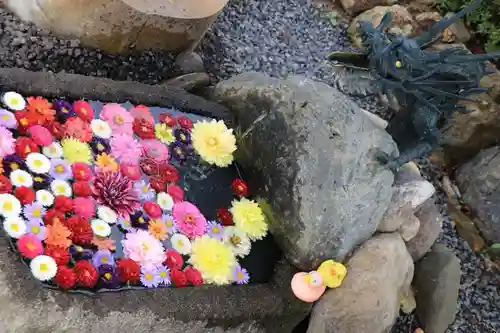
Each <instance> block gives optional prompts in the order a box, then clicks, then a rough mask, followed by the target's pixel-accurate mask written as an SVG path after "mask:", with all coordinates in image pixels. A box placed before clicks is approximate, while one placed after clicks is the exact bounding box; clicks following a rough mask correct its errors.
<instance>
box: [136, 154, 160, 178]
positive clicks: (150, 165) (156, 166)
mask: <svg viewBox="0 0 500 333" xmlns="http://www.w3.org/2000/svg"><path fill="white" fill-rule="evenodd" d="M139 166H140V167H141V170H142V172H144V173H145V174H146V175H148V176H157V175H159V174H160V163H158V162H157V161H156V160H154V159H152V158H150V157H144V158H142V159H141V161H140V162H139Z"/></svg>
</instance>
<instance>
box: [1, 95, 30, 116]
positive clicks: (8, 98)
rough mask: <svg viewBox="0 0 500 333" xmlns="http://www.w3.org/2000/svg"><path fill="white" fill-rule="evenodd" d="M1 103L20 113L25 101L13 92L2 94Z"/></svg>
mask: <svg viewBox="0 0 500 333" xmlns="http://www.w3.org/2000/svg"><path fill="white" fill-rule="evenodd" d="M2 102H3V104H5V106H7V107H8V108H9V109H11V110H14V111H21V110H24V108H25V107H26V100H25V99H24V97H23V96H21V95H20V94H18V93H16V92H13V91H9V92H6V93H5V94H3V96H2Z"/></svg>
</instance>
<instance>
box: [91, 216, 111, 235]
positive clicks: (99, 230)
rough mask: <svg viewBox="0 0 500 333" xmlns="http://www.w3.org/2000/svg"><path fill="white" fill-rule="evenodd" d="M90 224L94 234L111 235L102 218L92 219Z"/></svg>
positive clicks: (107, 225) (109, 228)
mask: <svg viewBox="0 0 500 333" xmlns="http://www.w3.org/2000/svg"><path fill="white" fill-rule="evenodd" d="M91 224H92V231H93V232H94V234H95V235H97V236H99V237H108V236H109V235H111V227H110V226H109V224H107V223H106V222H104V221H103V220H99V219H95V220H92V223H91Z"/></svg>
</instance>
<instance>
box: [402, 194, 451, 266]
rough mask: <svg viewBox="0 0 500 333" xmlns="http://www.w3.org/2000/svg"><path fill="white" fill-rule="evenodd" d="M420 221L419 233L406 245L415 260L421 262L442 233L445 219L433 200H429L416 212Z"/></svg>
mask: <svg viewBox="0 0 500 333" xmlns="http://www.w3.org/2000/svg"><path fill="white" fill-rule="evenodd" d="M415 216H416V217H417V218H418V220H419V221H420V229H419V230H418V233H417V234H416V235H415V237H413V238H412V239H411V240H410V241H408V242H407V243H406V247H407V248H408V252H410V254H411V256H412V258H413V260H414V261H415V262H416V261H419V260H420V259H421V258H422V257H423V256H424V255H425V254H426V253H427V252H428V251H429V250H430V248H431V247H432V245H433V244H434V242H435V241H436V239H437V238H438V236H439V233H440V232H441V227H442V224H443V217H442V215H441V213H440V212H439V208H438V207H437V205H436V204H435V203H434V200H433V199H429V200H427V201H426V202H425V203H424V204H423V205H422V206H421V207H420V208H419V209H418V210H417V211H416V212H415Z"/></svg>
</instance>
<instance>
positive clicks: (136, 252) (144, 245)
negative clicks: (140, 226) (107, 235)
mask: <svg viewBox="0 0 500 333" xmlns="http://www.w3.org/2000/svg"><path fill="white" fill-rule="evenodd" d="M121 243H122V246H123V253H124V254H125V257H127V258H130V259H132V260H134V261H136V262H137V263H139V264H140V265H142V266H144V267H145V268H151V267H155V266H159V265H161V264H162V263H163V261H164V260H165V253H164V248H163V245H162V244H161V242H160V241H159V240H157V239H156V238H154V237H153V236H152V235H151V234H150V233H149V232H147V231H145V230H137V231H136V232H130V233H127V234H126V235H125V239H123V240H122V241H121Z"/></svg>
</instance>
